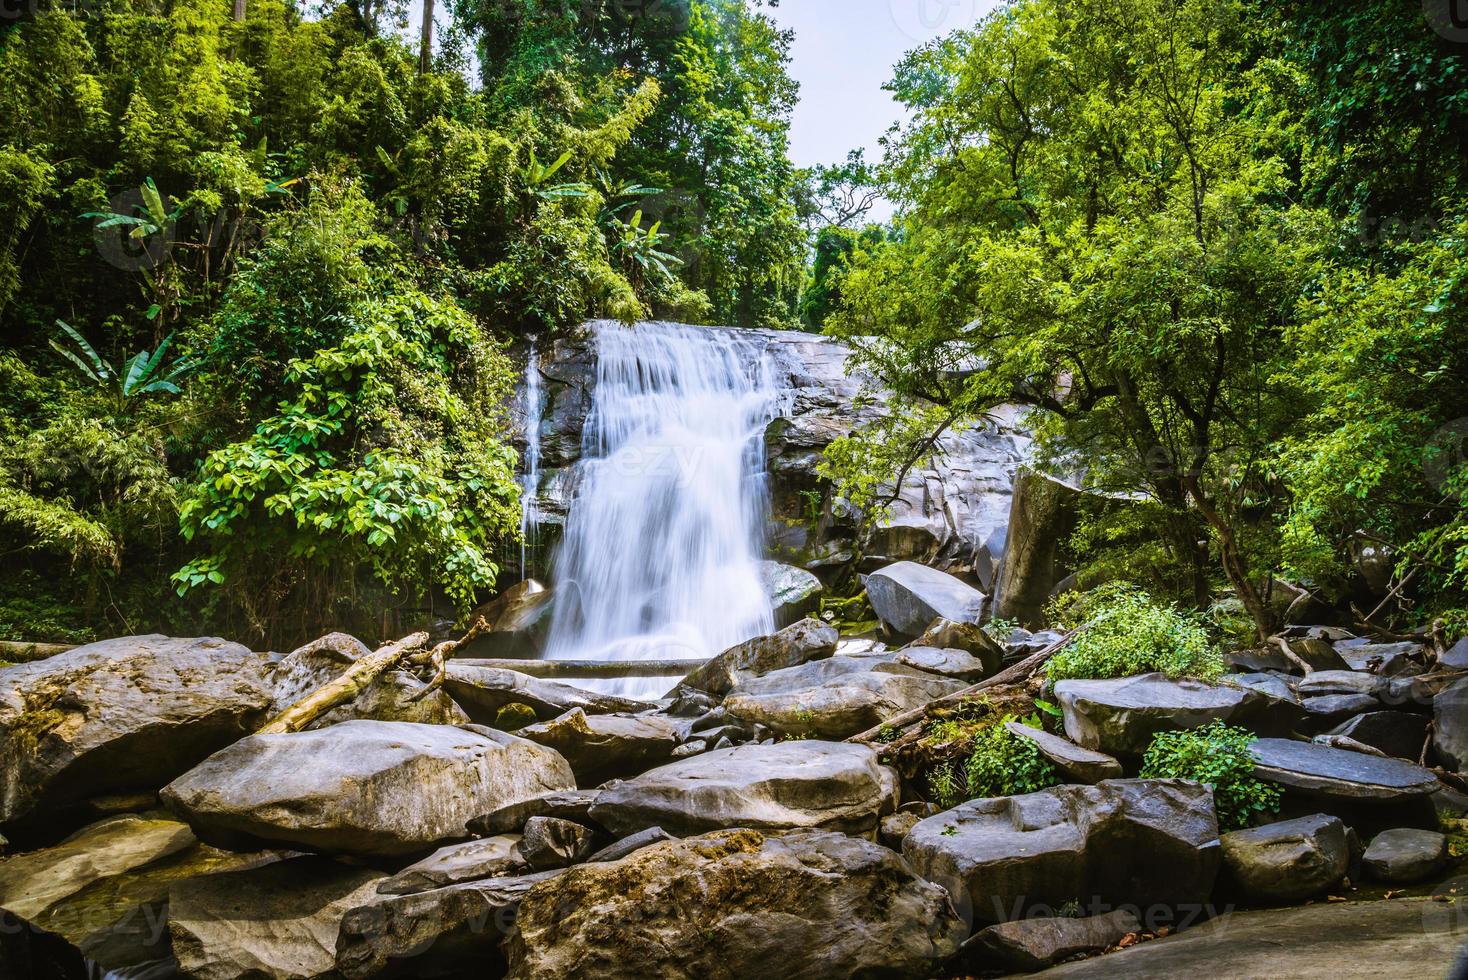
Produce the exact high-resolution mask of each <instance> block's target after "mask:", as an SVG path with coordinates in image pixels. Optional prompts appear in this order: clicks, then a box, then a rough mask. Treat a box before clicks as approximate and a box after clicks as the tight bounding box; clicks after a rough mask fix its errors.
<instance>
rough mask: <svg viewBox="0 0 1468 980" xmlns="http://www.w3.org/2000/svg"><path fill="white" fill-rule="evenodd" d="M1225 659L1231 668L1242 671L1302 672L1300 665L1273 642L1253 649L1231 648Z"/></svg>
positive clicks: (1224, 656)
mask: <svg viewBox="0 0 1468 980" xmlns="http://www.w3.org/2000/svg"><path fill="white" fill-rule="evenodd" d="M1223 659H1224V661H1225V662H1227V663H1228V665H1229V669H1230V670H1234V671H1238V672H1241V673H1250V674H1253V673H1278V674H1298V673H1300V665H1299V664H1297V663H1296V662H1295V661H1293V660H1291V659H1290V658H1289V657H1286V656H1285V655H1284V654H1283V653H1282V652H1281V651H1280V649H1279V647H1277V646H1274V645H1272V644H1271V645H1270V646H1267V647H1260V648H1258V649H1253V650H1230V651H1228V652H1227V653H1225V654H1224V655H1223Z"/></svg>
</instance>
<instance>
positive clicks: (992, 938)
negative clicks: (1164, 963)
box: [965, 909, 1142, 973]
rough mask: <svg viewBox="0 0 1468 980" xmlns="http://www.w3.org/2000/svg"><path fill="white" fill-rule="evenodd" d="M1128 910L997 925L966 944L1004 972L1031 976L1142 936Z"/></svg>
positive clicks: (1134, 917)
mask: <svg viewBox="0 0 1468 980" xmlns="http://www.w3.org/2000/svg"><path fill="white" fill-rule="evenodd" d="M1141 931H1142V924H1141V923H1140V922H1138V921H1137V917H1136V915H1135V914H1134V913H1133V912H1132V911H1131V910H1130V909H1117V910H1116V911H1114V912H1108V913H1106V914H1104V915H1088V916H1083V917H1078V918H1071V917H1068V916H1058V917H1057V916H1051V917H1047V918H1039V919H1019V920H1016V921H1014V922H999V923H996V924H994V925H992V926H988V927H986V928H984V929H981V930H979V931H978V932H977V933H975V934H974V936H973V938H972V939H970V940H969V941H968V942H967V943H966V944H965V949H966V950H972V951H974V952H975V953H976V954H978V955H979V956H981V957H982V958H983V959H984V961H985V962H987V963H992V964H996V965H998V966H1002V967H1004V968H1005V969H1007V970H1014V971H1018V972H1022V973H1033V972H1034V971H1036V970H1043V969H1044V968H1045V967H1047V966H1053V965H1054V964H1056V963H1059V962H1061V961H1062V960H1068V959H1070V958H1071V957H1073V956H1079V955H1081V954H1083V953H1098V952H1101V951H1102V950H1104V949H1106V948H1107V947H1109V946H1114V945H1116V944H1117V943H1119V942H1121V940H1122V939H1124V938H1126V936H1127V934H1128V933H1133V932H1141Z"/></svg>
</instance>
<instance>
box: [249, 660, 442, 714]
mask: <svg viewBox="0 0 1468 980" xmlns="http://www.w3.org/2000/svg"><path fill="white" fill-rule="evenodd" d="M366 649H367V648H366V647H362V650H363V651H364V652H365V651H366ZM355 660H356V658H355V657H351V656H345V657H344V656H342V655H340V654H337V653H335V652H333V651H328V650H313V649H312V648H311V647H309V646H307V647H302V648H301V649H300V650H297V651H295V652H294V653H289V654H287V655H286V656H284V657H282V658H281V659H280V661H279V662H278V663H276V664H275V669H274V670H273V671H272V672H271V675H270V683H271V686H272V687H273V688H274V702H273V703H272V704H271V707H270V714H271V716H272V717H273V716H275V715H277V714H279V713H280V712H282V711H284V710H285V709H286V708H288V707H290V706H291V705H293V704H295V703H296V702H297V701H299V700H300V699H301V698H303V697H305V696H306V695H307V694H310V693H311V692H312V691H314V690H316V689H317V688H318V687H320V686H321V685H323V684H326V683H328V682H330V681H333V680H336V679H337V678H338V677H340V676H341V675H342V673H343V672H344V671H346V670H347V668H348V667H350V666H351V665H352V664H353V662H355ZM425 686H426V685H425V684H424V683H423V682H422V681H420V680H418V679H417V678H416V677H414V676H413V675H412V674H409V673H408V672H406V671H400V670H395V671H389V672H388V673H386V674H383V675H381V676H380V677H378V678H377V680H375V681H373V682H372V683H371V684H370V685H368V686H367V689H366V690H364V691H363V692H362V693H361V694H359V695H357V697H355V698H354V699H352V700H351V701H350V702H348V703H347V704H344V705H342V706H341V707H338V708H333V709H332V710H331V711H328V712H326V714H324V715H322V716H321V717H319V718H317V719H316V720H315V721H314V722H312V723H311V725H310V727H311V728H326V727H327V726H329V725H335V724H337V723H339V722H343V721H354V720H359V719H362V720H368V721H411V722H417V723H419V724H423V725H464V724H468V722H469V716H468V715H466V714H464V709H463V708H460V707H459V706H458V705H457V704H455V703H454V699H453V698H451V697H449V696H448V694H447V692H445V691H443V690H442V689H440V690H437V691H433V692H432V693H430V694H427V695H424V694H423V688H424V687H425ZM414 698H418V699H419V700H416V701H415V700H414Z"/></svg>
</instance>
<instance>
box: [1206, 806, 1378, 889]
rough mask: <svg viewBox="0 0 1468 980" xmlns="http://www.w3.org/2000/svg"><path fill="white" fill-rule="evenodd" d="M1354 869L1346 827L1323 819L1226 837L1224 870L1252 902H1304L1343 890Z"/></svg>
mask: <svg viewBox="0 0 1468 980" xmlns="http://www.w3.org/2000/svg"><path fill="white" fill-rule="evenodd" d="M1350 864H1351V847H1350V844H1349V842H1348V841H1347V839H1346V825H1345V824H1343V823H1341V821H1340V820H1338V819H1337V818H1335V817H1330V816H1326V815H1324V814H1316V815H1315V816H1311V817H1300V818H1298V819H1295V820H1285V821H1281V822H1280V823H1272V824H1266V825H1264V826H1263V827H1254V828H1252V829H1249V830H1235V831H1233V832H1232V833H1228V834H1224V835H1223V866H1224V868H1225V869H1226V870H1227V872H1228V875H1229V877H1230V878H1231V879H1232V881H1233V883H1234V884H1235V885H1236V886H1237V887H1238V889H1239V890H1240V891H1241V892H1242V893H1243V894H1244V895H1245V896H1247V897H1248V898H1249V899H1250V900H1251V901H1254V902H1260V903H1266V904H1279V905H1292V904H1295V903H1297V902H1303V901H1305V900H1306V899H1308V898H1313V897H1315V896H1316V895H1320V894H1322V893H1323V892H1325V891H1326V890H1327V889H1330V888H1334V887H1335V886H1336V885H1339V884H1340V883H1341V880H1342V879H1343V878H1345V876H1346V873H1347V871H1348V870H1349V868H1350Z"/></svg>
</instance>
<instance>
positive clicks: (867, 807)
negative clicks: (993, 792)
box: [591, 741, 897, 836]
mask: <svg viewBox="0 0 1468 980" xmlns="http://www.w3.org/2000/svg"><path fill="white" fill-rule="evenodd" d="M896 796H897V777H896V774H895V773H893V772H892V770H890V769H888V768H887V767H885V766H882V765H879V764H878V763H877V753H876V751H875V750H873V749H870V748H868V747H866V746H864V745H855V744H848V743H835V742H816V741H794V742H780V743H777V744H775V745H741V746H738V747H735V748H731V749H720V750H716V751H713V752H707V753H705V754H703V755H699V756H694V757H693V758H690V759H680V760H679V761H677V762H673V763H670V764H669V765H666V766H663V767H662V768H660V769H654V770H653V771H651V772H648V773H644V774H643V775H641V776H638V777H637V778H636V779H629V780H627V781H626V782H621V783H612V784H610V785H608V786H607V787H605V788H604V789H603V790H602V791H601V794H600V796H599V797H598V798H597V801H596V802H595V803H593V804H592V806H591V817H592V819H593V820H595V821H596V822H597V823H599V824H600V825H601V826H603V827H606V828H607V829H608V830H610V831H612V833H613V834H615V835H617V836H626V835H628V834H632V833H636V832H637V831H639V830H645V829H647V828H648V827H662V828H663V829H664V830H667V831H668V832H669V833H672V834H675V835H678V836H688V835H692V834H699V833H704V832H706V831H710V830H720V829H724V828H728V827H748V828H752V829H755V830H782V829H789V828H819V829H823V830H824V829H829V830H840V831H850V832H854V833H862V832H867V831H870V830H872V829H874V828H875V827H876V825H877V821H878V820H879V819H880V818H881V817H882V816H883V815H884V814H887V813H890V812H892V811H893V810H894V809H895V808H896V804H897V800H896Z"/></svg>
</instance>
